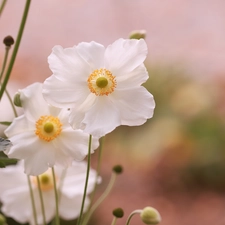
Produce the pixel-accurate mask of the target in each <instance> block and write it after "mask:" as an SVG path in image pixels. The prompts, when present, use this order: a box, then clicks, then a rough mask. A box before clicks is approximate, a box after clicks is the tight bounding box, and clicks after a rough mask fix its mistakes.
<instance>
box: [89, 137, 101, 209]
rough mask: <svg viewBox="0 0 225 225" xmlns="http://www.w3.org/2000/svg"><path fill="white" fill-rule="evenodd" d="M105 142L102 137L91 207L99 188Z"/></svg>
mask: <svg viewBox="0 0 225 225" xmlns="http://www.w3.org/2000/svg"><path fill="white" fill-rule="evenodd" d="M103 142H104V137H102V138H101V140H100V145H99V150H98V165H97V170H96V172H97V173H96V178H95V186H94V190H93V192H92V193H91V197H90V199H91V201H90V207H91V204H92V202H93V200H94V195H95V192H96V188H97V184H98V177H99V174H100V169H101V161H102V150H103ZM90 207H89V208H90Z"/></svg>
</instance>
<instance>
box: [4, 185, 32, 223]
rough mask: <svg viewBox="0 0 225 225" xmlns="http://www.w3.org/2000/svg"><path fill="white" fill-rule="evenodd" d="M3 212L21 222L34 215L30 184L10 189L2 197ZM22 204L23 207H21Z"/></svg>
mask: <svg viewBox="0 0 225 225" xmlns="http://www.w3.org/2000/svg"><path fill="white" fill-rule="evenodd" d="M1 201H2V203H3V207H2V212H3V213H4V214H5V215H7V216H8V217H12V218H13V219H15V220H16V221H18V222H20V223H26V222H28V221H29V219H30V218H31V217H33V213H32V207H31V200H30V195H29V190H28V186H27V187H21V188H20V187H18V188H15V189H10V190H8V191H7V192H4V193H3V196H2V197H1ZM21 204H22V207H21Z"/></svg>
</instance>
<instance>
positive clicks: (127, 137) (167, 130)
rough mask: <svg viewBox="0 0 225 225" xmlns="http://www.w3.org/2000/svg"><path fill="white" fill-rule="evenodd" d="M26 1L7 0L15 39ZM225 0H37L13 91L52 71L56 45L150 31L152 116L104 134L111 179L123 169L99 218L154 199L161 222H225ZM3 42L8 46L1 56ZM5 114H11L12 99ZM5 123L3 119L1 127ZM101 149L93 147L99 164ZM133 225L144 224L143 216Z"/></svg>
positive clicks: (2, 32)
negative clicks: (50, 59)
mask: <svg viewBox="0 0 225 225" xmlns="http://www.w3.org/2000/svg"><path fill="white" fill-rule="evenodd" d="M24 4H25V1H22V0H17V1H13V0H8V2H7V4H6V7H5V9H4V12H3V14H2V15H1V17H0V40H3V38H4V37H5V36H7V35H12V36H13V37H16V35H17V32H18V27H19V23H20V19H21V16H22V12H23V8H24ZM224 8H225V1H224V0H213V1H212V0H157V1H156V0H104V1H103V0H102V1H101V0H95V1H91V0H66V1H62V0H45V1H32V2H31V7H30V12H29V16H28V20H27V24H26V27H25V31H24V35H23V39H22V42H21V46H20V48H19V53H18V56H17V60H16V63H15V65H14V69H13V72H12V76H11V80H10V84H9V90H10V92H11V93H12V94H13V93H14V92H15V91H16V90H17V89H18V88H24V87H26V86H27V85H29V84H31V83H32V82H35V81H40V82H43V81H44V80H45V79H46V78H47V77H48V76H50V75H51V71H50V70H49V68H48V63H47V57H48V55H49V54H50V53H51V49H52V47H53V46H54V45H62V46H63V47H70V46H73V45H76V44H77V43H79V42H82V41H92V40H94V41H96V42H99V43H102V44H104V45H108V44H110V43H112V42H113V41H115V40H116V39H118V38H121V37H123V38H127V37H128V35H129V33H130V32H131V31H132V30H136V29H145V30H146V31H147V37H146V42H147V44H148V48H149V54H148V57H147V59H146V67H147V68H148V71H149V74H150V78H149V80H148V81H147V82H146V84H145V87H146V88H148V89H149V91H150V92H151V93H152V94H153V95H154V97H155V100H156V109H155V115H154V117H153V118H152V119H151V120H149V121H148V122H147V123H146V124H145V125H143V126H140V127H119V128H117V129H116V130H115V131H113V132H112V133H111V134H109V135H107V136H106V138H105V141H104V151H103V159H102V170H101V175H102V177H103V183H102V184H101V185H100V187H99V189H98V193H97V196H98V195H100V194H101V192H102V191H103V190H104V188H105V187H106V185H107V183H108V181H109V178H110V173H111V168H112V167H113V166H114V165H115V164H121V165H123V167H124V173H123V174H122V175H120V176H119V177H118V179H117V182H116V184H115V188H114V189H113V191H112V193H111V195H110V196H109V197H108V198H107V199H106V200H105V202H104V203H103V204H102V206H101V207H100V208H99V209H98V210H97V212H96V214H95V216H94V218H93V220H92V221H91V224H96V223H102V224H110V223H111V221H112V214H111V212H112V210H113V209H114V208H116V207H122V208H123V209H124V211H125V217H124V218H122V219H121V220H119V221H118V225H119V224H125V221H126V218H127V216H128V215H129V213H130V212H131V211H133V210H135V209H137V208H143V207H145V206H146V205H150V206H153V207H156V208H157V209H158V210H159V211H160V213H161V215H162V218H163V220H162V223H161V224H162V225H169V224H173V225H180V224H182V225H190V224H193V225H195V224H198V225H200V224H203V225H211V224H217V225H222V224H225V151H224V145H225V135H224V134H225V119H224V112H225V106H224V105H225V104H224V102H225V76H224V75H225V74H224V73H225V66H224V65H225V63H224V61H225V29H224V27H225V17H224ZM3 56H4V45H3V44H2V45H1V46H0V62H2V61H3ZM0 107H1V111H0V119H1V121H3V120H11V119H12V118H13V114H11V115H10V113H9V112H10V109H9V106H8V105H7V100H6V99H4V100H3V101H2V102H1V104H0ZM1 129H2V130H4V127H1ZM96 158H97V154H95V155H93V161H92V162H93V166H94V167H95V166H96ZM131 223H132V224H142V222H141V221H140V219H139V217H138V216H135V217H134V219H133V220H132V221H131Z"/></svg>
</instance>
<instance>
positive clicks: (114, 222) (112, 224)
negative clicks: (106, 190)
mask: <svg viewBox="0 0 225 225" xmlns="http://www.w3.org/2000/svg"><path fill="white" fill-rule="evenodd" d="M116 221H117V218H116V217H115V216H114V217H113V221H112V223H111V225H115V224H116Z"/></svg>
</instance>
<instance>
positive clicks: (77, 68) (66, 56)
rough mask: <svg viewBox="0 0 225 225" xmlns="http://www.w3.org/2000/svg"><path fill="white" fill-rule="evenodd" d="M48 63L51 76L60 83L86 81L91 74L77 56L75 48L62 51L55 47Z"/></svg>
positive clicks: (59, 47)
mask: <svg viewBox="0 0 225 225" xmlns="http://www.w3.org/2000/svg"><path fill="white" fill-rule="evenodd" d="M48 62H49V67H50V69H51V70H52V72H53V74H54V75H55V76H56V77H57V78H58V79H59V80H61V81H65V80H70V81H76V80H77V81H86V79H87V76H88V75H89V74H90V73H91V68H90V67H89V66H88V64H87V63H86V62H85V61H84V60H83V59H82V58H81V57H80V56H79V54H78V53H77V50H76V47H73V48H65V49H63V48H62V47H61V46H55V47H54V48H53V49H52V53H51V55H50V56H49V57H48ZM84 74H86V77H85V76H84Z"/></svg>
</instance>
